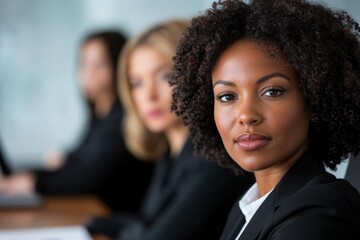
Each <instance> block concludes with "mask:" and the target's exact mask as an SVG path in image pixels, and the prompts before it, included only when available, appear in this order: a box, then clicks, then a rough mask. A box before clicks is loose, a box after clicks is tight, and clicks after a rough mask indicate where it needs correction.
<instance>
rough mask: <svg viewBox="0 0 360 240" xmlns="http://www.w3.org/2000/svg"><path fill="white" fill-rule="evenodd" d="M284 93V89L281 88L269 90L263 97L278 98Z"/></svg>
mask: <svg viewBox="0 0 360 240" xmlns="http://www.w3.org/2000/svg"><path fill="white" fill-rule="evenodd" d="M284 92H285V89H283V88H270V89H267V90H265V92H264V94H263V96H267V97H278V96H281V95H283V93H284Z"/></svg>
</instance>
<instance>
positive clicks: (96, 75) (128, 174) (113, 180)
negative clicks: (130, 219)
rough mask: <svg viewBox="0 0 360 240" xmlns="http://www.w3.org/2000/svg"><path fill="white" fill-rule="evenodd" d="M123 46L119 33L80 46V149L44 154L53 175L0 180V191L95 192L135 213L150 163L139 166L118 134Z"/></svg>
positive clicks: (97, 35)
mask: <svg viewBox="0 0 360 240" xmlns="http://www.w3.org/2000/svg"><path fill="white" fill-rule="evenodd" d="M125 41H126V39H125V37H124V36H122V35H121V34H120V33H118V32H115V31H108V32H99V33H94V34H91V35H89V36H88V37H86V38H85V39H84V41H83V42H82V44H81V49H80V56H79V79H80V85H81V89H82V91H83V94H84V96H85V98H86V101H87V102H88V105H89V106H90V112H91V121H90V127H89V130H88V132H87V134H86V136H85V138H84V140H83V142H82V143H81V144H80V145H79V147H78V148H77V149H75V150H74V151H73V152H70V153H62V152H60V151H52V152H51V153H49V154H47V155H46V156H45V158H46V159H45V160H46V162H47V163H48V164H47V168H48V169H47V170H50V169H51V170H52V171H44V170H42V171H36V172H33V173H21V174H17V175H13V176H11V177H8V178H5V179H4V178H3V179H0V190H3V191H5V192H8V193H19V192H20V193H26V192H31V191H37V192H40V193H43V194H58V195H59V194H60V195H64V194H65V195H68V194H83V193H95V194H97V195H98V196H99V197H100V198H101V199H103V200H104V202H105V203H106V204H107V205H108V206H110V207H111V208H112V209H113V210H116V211H120V210H121V211H128V212H137V211H138V208H139V205H140V203H141V201H142V197H143V195H144V192H146V188H147V185H148V182H149V179H150V177H151V174H152V164H150V163H146V162H140V161H138V160H137V159H136V158H135V157H134V156H133V155H132V154H131V153H130V152H129V151H128V150H127V148H126V147H125V144H124V141H123V137H122V133H121V131H120V123H121V121H122V106H121V104H120V102H119V96H118V94H117V84H116V72H117V60H118V56H119V53H120V51H121V49H122V47H123V45H124V43H125ZM61 163H62V166H59V165H61ZM55 168H57V169H56V170H54V169H55ZM124 195H126V197H124Z"/></svg>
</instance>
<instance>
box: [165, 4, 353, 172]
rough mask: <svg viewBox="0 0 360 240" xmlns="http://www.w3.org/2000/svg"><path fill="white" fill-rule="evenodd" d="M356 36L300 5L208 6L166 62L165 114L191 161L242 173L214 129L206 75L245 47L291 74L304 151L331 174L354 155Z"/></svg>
mask: <svg viewBox="0 0 360 240" xmlns="http://www.w3.org/2000/svg"><path fill="white" fill-rule="evenodd" d="M359 32H360V28H359V25H358V23H356V22H355V21H354V20H353V19H352V17H351V16H349V15H348V14H347V13H346V12H344V11H335V10H331V9H329V8H327V7H325V6H323V5H321V4H316V3H309V2H307V1H304V0H253V1H250V3H248V4H246V3H244V2H243V1H240V0H228V1H218V2H214V3H213V5H212V8H211V9H209V10H207V11H206V12H204V13H203V14H202V15H200V16H198V17H195V18H193V19H192V22H191V26H190V27H189V28H188V29H187V31H186V32H185V34H184V36H183V38H182V40H181V42H180V45H179V47H178V50H177V54H176V56H175V57H174V76H173V78H172V79H171V80H170V84H171V85H173V86H174V92H173V104H172V110H173V111H175V112H176V113H177V114H178V115H181V116H182V117H183V119H184V122H185V123H186V124H188V125H189V127H190V132H191V134H192V136H193V140H194V142H195V146H196V150H197V152H198V153H200V154H204V155H205V156H206V157H207V158H208V159H212V160H216V161H217V162H218V163H219V164H220V165H222V166H225V167H229V168H231V169H233V170H234V171H235V172H236V173H241V172H243V170H241V168H240V167H239V166H238V165H237V164H236V163H235V162H234V161H233V160H232V159H231V158H230V156H229V155H228V153H227V152H226V150H225V148H224V146H223V143H222V140H221V137H220V135H219V132H218V130H217V128H216V125H215V121H214V96H213V90H212V81H211V72H212V69H213V68H214V66H215V64H216V63H217V60H218V58H219V57H220V55H221V54H222V53H223V52H224V50H225V49H227V48H228V47H230V45H232V44H233V43H234V42H236V41H238V40H240V39H244V38H246V39H249V40H251V41H253V42H256V43H257V44H258V45H259V46H261V47H262V48H263V49H264V50H265V51H266V52H267V53H268V54H269V56H276V55H279V53H280V54H281V55H282V56H285V58H286V60H287V62H288V63H289V64H290V65H291V66H292V67H293V69H294V70H295V72H296V73H297V75H298V77H299V87H300V90H301V92H302V93H303V94H304V96H305V98H306V100H307V101H308V103H309V104H310V107H311V110H312V112H313V113H314V118H313V119H312V121H311V124H310V130H309V131H310V132H309V136H310V150H311V151H312V152H313V153H314V154H315V155H316V156H317V157H318V158H319V159H320V160H322V161H324V163H325V165H326V166H328V167H330V168H331V169H336V166H337V164H339V163H340V162H341V161H342V160H343V159H345V158H348V157H349V154H357V153H358V152H359V148H360V115H359V112H360V111H359V110H360V44H359V38H360V37H359ZM274 59H275V58H274Z"/></svg>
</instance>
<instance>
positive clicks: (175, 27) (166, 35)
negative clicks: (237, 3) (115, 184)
mask: <svg viewBox="0 0 360 240" xmlns="http://www.w3.org/2000/svg"><path fill="white" fill-rule="evenodd" d="M188 24H189V22H188V21H185V20H173V21H168V22H165V23H162V24H159V25H157V26H155V27H153V28H151V29H149V30H147V31H145V32H144V33H142V34H140V35H139V36H137V37H134V38H132V39H131V40H129V41H128V42H127V43H126V45H125V47H124V48H123V50H122V52H121V56H120V60H119V63H118V64H119V68H118V69H119V71H118V91H119V95H120V99H121V101H122V104H123V106H124V110H125V113H124V119H123V123H122V127H123V132H124V138H125V144H126V145H127V147H128V149H129V150H130V151H131V152H132V153H133V154H134V155H135V156H136V157H138V158H140V159H157V158H159V157H160V156H161V155H162V154H164V152H165V150H166V149H167V146H168V143H167V141H166V139H165V136H164V134H163V133H153V132H150V131H149V130H148V129H147V127H146V126H145V125H144V123H143V122H142V120H141V119H140V117H139V115H138V113H137V110H136V107H135V104H134V101H133V98H132V95H131V87H130V82H129V74H128V70H129V57H130V55H131V54H132V52H133V51H134V50H135V49H136V48H137V47H139V46H143V45H146V46H151V47H153V48H155V49H157V50H158V51H159V52H161V53H162V54H163V55H164V56H166V57H169V60H170V61H171V59H172V57H173V56H174V55H175V53H176V48H177V45H178V43H179V40H180V38H181V36H182V34H183V32H184V30H185V28H186V27H187V26H188Z"/></svg>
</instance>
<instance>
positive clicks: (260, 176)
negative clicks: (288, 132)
mask: <svg viewBox="0 0 360 240" xmlns="http://www.w3.org/2000/svg"><path fill="white" fill-rule="evenodd" d="M307 149H308V145H307V144H306V145H305V146H303V147H302V148H301V149H300V150H299V151H297V152H296V153H295V154H293V155H292V156H291V157H290V158H289V159H288V160H285V161H283V162H282V163H281V164H279V166H276V167H273V168H271V169H265V170H261V171H257V172H255V178H256V183H257V185H258V189H259V195H260V196H261V197H262V196H264V195H265V194H266V193H268V192H269V191H270V190H271V189H273V188H275V186H276V185H277V184H278V183H279V182H280V180H281V179H282V178H283V177H284V175H285V174H286V172H287V171H288V170H289V169H290V168H291V167H292V166H293V165H294V164H295V163H296V162H297V161H298V160H299V159H300V158H301V157H302V156H303V155H304V154H305V152H306V151H307Z"/></svg>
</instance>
